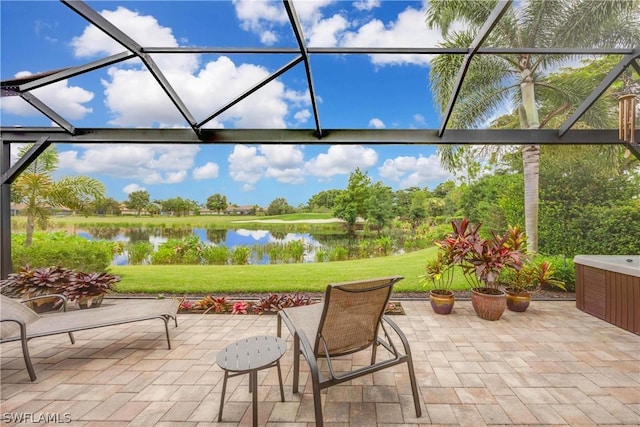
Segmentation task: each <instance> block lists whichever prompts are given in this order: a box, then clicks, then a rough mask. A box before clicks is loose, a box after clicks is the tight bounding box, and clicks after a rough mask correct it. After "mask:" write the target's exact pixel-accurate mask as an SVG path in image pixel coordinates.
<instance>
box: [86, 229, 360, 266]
mask: <svg viewBox="0 0 640 427" xmlns="http://www.w3.org/2000/svg"><path fill="white" fill-rule="evenodd" d="M74 234H76V235H78V236H82V237H85V238H87V239H89V240H94V239H100V240H108V241H114V242H124V243H137V242H148V243H151V244H152V245H153V247H154V250H157V249H158V247H159V246H160V245H161V244H163V243H165V242H166V241H168V240H169V239H182V238H185V237H188V236H191V235H194V236H197V237H198V238H199V239H200V240H201V241H202V242H203V243H205V244H214V245H220V246H226V247H228V248H229V249H231V250H233V249H234V248H236V247H238V246H248V247H255V246H260V245H266V244H269V243H278V244H286V243H287V242H290V241H294V240H301V241H302V242H303V244H304V247H305V253H304V262H313V261H314V260H315V256H316V252H317V251H318V250H319V249H321V248H326V247H330V246H332V245H335V244H338V242H340V241H344V240H347V239H348V238H347V236H346V235H344V234H338V235H322V236H321V237H320V236H318V237H317V238H316V237H314V236H313V235H312V234H309V233H284V232H274V231H269V230H245V229H234V230H213V229H204V228H194V229H191V230H185V229H180V230H175V229H162V230H160V229H145V228H133V229H113V228H112V229H108V230H107V229H92V230H85V229H76V230H74ZM321 240H322V241H321ZM125 248H126V245H125ZM112 263H113V264H115V265H127V264H128V256H127V254H126V252H125V253H124V254H121V255H116V256H115V257H114V258H113V260H112ZM251 263H252V264H268V263H269V256H268V255H266V254H264V255H262V257H261V258H259V259H258V258H256V257H255V256H253V257H252V262H251Z"/></svg>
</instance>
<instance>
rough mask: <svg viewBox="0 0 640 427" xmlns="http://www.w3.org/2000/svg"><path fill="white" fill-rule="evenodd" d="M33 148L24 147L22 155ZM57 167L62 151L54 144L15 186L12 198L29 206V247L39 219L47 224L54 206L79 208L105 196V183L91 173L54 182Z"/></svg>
mask: <svg viewBox="0 0 640 427" xmlns="http://www.w3.org/2000/svg"><path fill="white" fill-rule="evenodd" d="M30 147H31V145H27V146H25V147H23V148H22V149H21V150H20V156H23V155H24V154H25V153H26V152H27V151H28V150H29V148H30ZM57 167H58V153H57V151H56V149H55V147H54V146H53V145H52V146H50V147H49V148H47V149H46V150H45V151H44V153H42V154H40V156H38V158H37V159H36V160H34V161H33V163H31V164H30V165H29V166H28V167H27V168H26V169H25V170H24V171H23V172H22V173H21V174H20V176H19V177H18V178H17V179H16V180H15V182H14V183H13V185H12V187H11V199H12V201H13V202H15V203H22V204H24V205H26V207H25V209H24V211H25V213H26V214H27V226H26V238H25V245H26V246H29V245H31V242H32V239H33V231H34V229H35V225H36V222H37V223H38V225H39V226H40V227H42V228H45V227H46V225H47V220H48V219H49V217H50V216H51V209H52V208H56V207H66V208H69V209H71V210H76V211H79V210H82V209H84V208H85V207H86V206H87V205H88V204H89V203H91V202H92V201H93V200H95V199H101V198H103V197H104V196H105V187H104V185H103V184H102V183H101V182H100V181H98V180H97V179H94V178H91V177H88V176H82V175H79V176H69V177H64V178H61V179H60V180H58V181H54V179H53V173H54V172H55V170H56V169H57Z"/></svg>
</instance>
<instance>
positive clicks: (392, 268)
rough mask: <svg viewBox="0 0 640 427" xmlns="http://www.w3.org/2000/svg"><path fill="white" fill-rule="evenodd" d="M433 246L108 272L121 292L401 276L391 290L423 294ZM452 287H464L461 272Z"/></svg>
mask: <svg viewBox="0 0 640 427" xmlns="http://www.w3.org/2000/svg"><path fill="white" fill-rule="evenodd" d="M435 253H436V248H435V247H433V248H429V249H423V250H420V251H416V252H411V253H407V254H403V255H393V256H388V257H381V258H370V259H361V260H354V261H338V262H326V263H307V264H277V265H271V264H269V265H228V266H227V265H224V266H201V265H196V266H193V265H157V266H118V267H111V268H110V272H112V273H114V274H117V275H119V276H120V277H121V278H122V281H121V282H120V283H119V284H118V291H119V292H122V293H149V294H157V293H165V294H178V295H182V294H219V293H245V292H246V293H254V292H259V293H266V292H274V293H288V292H322V291H324V289H325V288H326V286H327V284H328V283H335V282H344V281H349V280H359V279H366V278H371V277H379V276H393V275H401V276H404V278H405V279H404V280H402V281H400V282H399V283H398V284H397V285H395V287H394V289H395V292H397V293H400V292H424V291H425V289H424V288H423V287H422V285H421V284H420V275H422V274H423V270H424V264H425V260H426V259H427V257H432V256H435ZM454 283H458V286H459V287H460V289H464V288H465V286H466V282H465V281H464V278H463V277H462V275H461V274H459V275H457V276H456V278H455V279H454Z"/></svg>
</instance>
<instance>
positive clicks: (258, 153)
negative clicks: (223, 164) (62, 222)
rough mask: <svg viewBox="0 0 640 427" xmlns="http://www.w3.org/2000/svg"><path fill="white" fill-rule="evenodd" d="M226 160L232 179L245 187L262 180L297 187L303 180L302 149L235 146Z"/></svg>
mask: <svg viewBox="0 0 640 427" xmlns="http://www.w3.org/2000/svg"><path fill="white" fill-rule="evenodd" d="M228 160H229V173H230V174H231V178H233V179H234V180H235V181H240V182H244V183H246V184H255V183H256V182H258V181H259V180H260V179H262V178H274V179H276V180H277V181H278V182H282V183H287V184H298V183H301V182H302V181H303V179H304V170H303V165H304V153H303V147H301V146H298V145H261V146H259V147H249V146H246V145H241V144H238V145H236V146H235V147H234V150H233V152H232V153H231V155H229V159H228Z"/></svg>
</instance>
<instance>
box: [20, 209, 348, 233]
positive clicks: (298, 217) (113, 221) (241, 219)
mask: <svg viewBox="0 0 640 427" xmlns="http://www.w3.org/2000/svg"><path fill="white" fill-rule="evenodd" d="M332 217H333V216H332V215H331V214H330V213H296V214H289V215H277V216H265V215H194V216H154V217H150V216H132V215H124V216H88V217H85V216H79V215H71V216H64V217H52V218H49V222H50V225H51V226H52V227H62V228H65V227H72V226H76V227H87V226H88V227H91V226H101V225H103V226H120V227H123V228H127V227H195V228H234V227H236V228H237V227H242V226H245V225H247V224H252V223H254V224H262V223H263V222H264V221H265V220H280V221H283V222H285V223H286V222H287V221H288V222H290V223H291V222H294V221H295V222H300V221H310V222H312V221H314V220H327V219H331V218H332ZM12 221H13V224H15V225H17V226H18V228H17V229H16V231H18V230H20V231H22V229H24V225H25V224H26V217H23V216H16V217H12ZM289 225H292V224H289ZM297 225H298V226H300V225H302V226H304V224H297ZM338 225H341V224H339V223H336V224H334V226H338Z"/></svg>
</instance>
